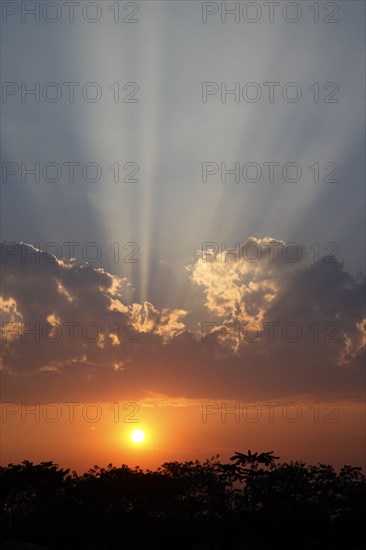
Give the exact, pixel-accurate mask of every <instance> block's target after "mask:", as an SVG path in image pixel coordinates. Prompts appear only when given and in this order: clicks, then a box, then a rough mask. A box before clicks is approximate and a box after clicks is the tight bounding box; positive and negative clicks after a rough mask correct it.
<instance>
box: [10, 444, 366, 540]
mask: <svg viewBox="0 0 366 550" xmlns="http://www.w3.org/2000/svg"><path fill="white" fill-rule="evenodd" d="M278 459H279V457H277V456H274V454H273V451H270V452H262V453H257V452H255V453H252V452H251V451H248V452H247V454H243V453H240V452H235V454H234V456H232V457H231V458H230V463H222V462H221V461H220V459H219V456H218V455H217V456H215V457H212V458H211V459H208V460H206V461H204V462H200V461H199V460H195V461H186V462H178V461H174V462H166V463H164V464H162V466H161V467H159V468H158V469H157V470H155V471H152V470H146V471H143V470H142V469H141V468H140V467H138V466H136V467H135V468H133V469H132V468H129V467H128V466H127V465H126V464H123V465H122V466H121V467H116V466H113V465H112V464H109V465H108V466H107V467H106V468H100V467H99V466H94V468H92V469H90V470H89V471H88V472H86V473H84V474H82V475H78V474H77V473H75V472H71V473H70V470H68V469H63V468H60V467H59V466H58V465H57V464H54V463H53V462H41V463H40V464H33V463H32V462H29V461H24V462H22V463H21V464H9V465H8V466H7V467H1V468H0V528H1V539H0V541H1V542H0V549H1V548H4V550H5V549H6V550H12V548H14V549H18V548H19V550H22V549H23V548H24V549H25V548H29V547H26V546H19V544H18V546H12V543H11V542H9V541H15V540H17V541H25V542H27V543H28V544H30V543H33V544H38V545H40V546H43V547H45V548H49V549H52V550H61V549H62V550H74V549H75V550H76V549H78V550H114V549H122V548H132V547H133V548H134V549H153V548H160V549H165V548H169V549H171V548H178V549H180V548H182V549H183V548H184V549H187V548H188V549H189V548H192V549H193V550H194V549H197V550H198V549H201V550H204V549H212V550H216V549H217V550H220V549H224V548H225V549H226V548H228V547H229V546H233V547H235V548H241V549H244V550H254V549H256V550H261V549H265V550H272V549H273V550H276V549H281V550H287V549H291V550H293V549H299V550H310V549H312V550H316V549H317V550H320V549H321V550H322V549H324V550H328V549H329V550H338V549H342V550H344V549H347V550H361V549H362V548H364V546H363V544H364V543H363V539H364V536H363V535H364V533H363V528H362V520H363V518H364V517H366V514H365V512H366V478H365V476H364V475H363V473H362V471H361V468H358V467H352V466H344V467H343V468H342V469H341V470H340V471H339V472H336V471H335V470H334V468H333V467H332V466H330V465H327V464H318V465H316V466H314V465H306V464H305V463H304V462H298V461H297V462H290V463H283V464H281V463H279V462H277V461H278ZM6 541H7V542H6ZM3 545H4V546H3Z"/></svg>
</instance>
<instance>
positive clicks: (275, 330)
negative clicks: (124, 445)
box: [2, 237, 365, 401]
mask: <svg viewBox="0 0 366 550" xmlns="http://www.w3.org/2000/svg"><path fill="white" fill-rule="evenodd" d="M248 243H250V244H251V245H253V243H254V244H255V245H256V246H257V247H260V248H261V249H262V256H261V258H260V260H259V261H257V262H250V261H248V259H247V258H246V257H243V256H242V257H240V258H239V259H238V261H235V258H234V256H233V255H230V254H229V253H228V252H225V253H224V254H223V256H222V257H221V258H220V257H218V256H217V255H216V256H214V257H213V258H211V259H210V260H209V261H204V258H202V257H200V258H198V259H197V261H196V262H195V263H194V264H192V265H191V266H190V267H189V271H190V277H191V280H192V283H194V284H197V285H199V286H200V287H201V288H202V290H203V292H204V294H205V297H206V305H205V307H204V309H202V311H201V312H200V315H201V322H200V324H199V325H200V326H199V330H198V331H194V330H193V328H192V327H191V326H190V312H188V311H186V310H183V309H170V308H168V307H164V308H157V307H156V306H154V305H153V304H152V303H150V302H145V303H143V304H139V303H132V304H131V302H130V295H131V293H132V289H131V287H130V285H129V282H128V281H127V280H126V279H124V278H118V277H116V276H114V275H111V274H110V273H108V272H106V271H105V270H103V269H96V268H95V267H92V266H90V265H82V264H80V263H78V262H76V261H70V262H66V261H60V260H57V259H55V258H53V257H52V256H49V255H45V254H41V253H39V251H37V250H36V249H34V247H32V246H31V245H27V244H24V243H23V244H20V245H19V246H18V247H16V248H14V249H13V253H12V254H11V255H5V254H4V247H5V246H6V245H2V247H3V248H2V252H3V255H2V258H5V259H6V261H4V263H3V283H2V307H3V315H2V333H3V334H2V337H3V358H2V381H3V399H4V400H5V401H19V400H25V401H32V400H33V401H62V400H74V401H75V400H76V401H83V400H84V401H85V400H100V401H103V400H104V401H111V400H116V399H117V400H118V399H123V398H128V399H143V398H145V397H146V396H148V395H152V394H159V395H166V396H170V398H172V399H175V398H185V399H196V400H197V399H204V400H209V399H220V398H221V399H241V400H256V399H271V398H273V399H274V398H279V397H284V396H292V397H294V396H300V395H306V396H313V397H314V398H319V399H320V398H327V399H331V400H334V399H337V398H344V397H346V398H355V399H358V398H361V396H362V388H363V376H364V372H363V364H362V363H363V362H362V358H363V354H364V333H365V319H364V312H363V309H362V299H363V281H358V280H356V279H354V278H353V277H352V276H351V275H350V274H349V273H347V272H346V271H345V270H344V266H343V264H341V263H339V262H334V261H332V260H333V259H332V258H325V259H323V260H321V261H319V262H317V263H312V262H311V261H310V259H309V258H308V257H306V254H305V253H302V254H301V256H302V257H301V261H300V260H299V261H297V262H296V263H295V262H291V261H288V259H286V257H284V256H283V254H282V250H283V248H284V246H285V243H283V242H282V241H276V240H275V239H273V238H271V237H266V238H264V239H256V238H254V237H251V238H250V239H248V241H246V243H243V245H242V246H244V245H246V244H248ZM275 243H279V246H277V245H276V246H275ZM270 250H272V252H271V251H270ZM302 252H304V251H302ZM220 254H221V253H220ZM291 257H292V256H291ZM223 260H224V261H223ZM128 304H130V305H128ZM205 323H208V325H205ZM203 327H206V328H205V330H204V332H203V335H204V337H202V329H203Z"/></svg>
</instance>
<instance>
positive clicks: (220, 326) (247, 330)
mask: <svg viewBox="0 0 366 550" xmlns="http://www.w3.org/2000/svg"><path fill="white" fill-rule="evenodd" d="M270 4H271V6H272V8H273V12H272V11H270V7H269V6H268V3H267V4H266V3H265V2H264V3H263V2H259V1H258V2H250V3H248V2H236V3H235V2H226V3H225V2H224V3H221V2H199V1H194V2H193V1H182V0H177V1H156V0H150V1H139V2H109V0H104V1H103V2H86V1H84V0H81V1H80V2H79V3H73V2H70V3H55V2H40V3H37V2H27V3H26V5H25V3H24V2H3V3H2V14H1V15H2V23H1V25H2V29H1V30H2V33H1V35H2V38H1V45H2V48H1V49H2V57H1V66H2V69H1V78H2V89H1V118H2V125H1V128H2V130H1V131H2V149H1V162H2V166H1V168H2V179H1V199H2V206H1V214H2V222H1V240H2V243H3V244H2V249H1V253H2V255H1V262H2V264H1V268H2V272H3V278H2V286H1V300H2V323H1V327H2V339H3V353H2V363H1V379H2V402H3V405H2V449H1V462H2V463H5V464H7V463H8V462H16V461H21V460H23V459H25V458H28V459H31V460H34V461H39V460H54V461H55V462H57V463H60V464H62V465H66V466H71V467H73V468H75V469H81V470H82V469H86V468H88V467H90V466H92V465H93V464H94V463H97V464H100V465H105V464H107V463H109V462H113V463H115V464H121V463H128V464H130V465H134V464H139V465H140V466H143V467H155V466H157V465H159V464H160V463H162V462H163V461H164V460H171V459H177V460H188V459H191V458H196V457H197V458H207V457H209V456H212V455H214V454H217V453H219V454H220V456H222V457H224V458H227V457H228V456H231V455H232V454H233V452H234V451H235V450H238V451H243V450H247V449H249V448H250V449H252V450H259V451H267V450H274V451H275V453H276V454H277V455H279V456H281V458H283V459H285V460H290V459H304V460H308V461H310V462H314V463H315V462H317V461H320V462H327V463H333V464H335V465H340V464H344V463H349V464H360V465H363V464H364V463H365V445H364V439H365V409H364V404H363V403H364V395H365V375H364V337H365V328H366V321H365V307H364V303H365V302H364V274H365V262H364V249H365V215H364V204H365V191H364V181H365V160H364V148H365V123H364V120H365V104H364V97H365V87H364V82H365V79H364V77H365V59H364V57H365V54H364V51H365V47H364V46H365V23H364V21H365V13H364V12H365V4H364V3H363V2H360V1H347V2H345V1H339V2H331V3H329V2H328V3H327V2H315V3H311V2H307V1H305V2H301V3H300V2H283V1H281V2H279V3H278V4H277V3H270ZM311 6H313V8H311ZM31 8H34V10H35V13H34V14H31V13H29V10H30V9H31ZM272 8H271V10H272ZM27 10H28V12H27ZM37 10H38V12H37ZM230 10H236V12H235V11H234V13H231V14H230V13H229V12H230ZM32 89H33V90H35V92H34V93H33V94H32V92H31V90H32ZM32 170H33V173H32ZM32 329H33V331H34V332H33V333H31V332H30V331H31V330H32ZM70 403H71V404H73V405H70ZM32 411H33V413H32ZM117 411H118V414H117ZM136 420H137V422H135V421H136ZM136 428H139V429H143V430H144V431H145V435H146V438H145V441H144V442H143V444H141V445H136V444H133V443H132V442H131V440H130V433H131V432H132V431H133V430H134V429H136Z"/></svg>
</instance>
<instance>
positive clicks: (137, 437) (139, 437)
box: [131, 430, 145, 443]
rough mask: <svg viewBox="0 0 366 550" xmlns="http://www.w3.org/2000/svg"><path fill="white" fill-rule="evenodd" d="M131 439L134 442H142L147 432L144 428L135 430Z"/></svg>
mask: <svg viewBox="0 0 366 550" xmlns="http://www.w3.org/2000/svg"><path fill="white" fill-rule="evenodd" d="M131 439H132V441H133V442H134V443H142V442H143V441H144V439H145V432H143V431H142V430H134V431H133V432H132V434H131Z"/></svg>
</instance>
